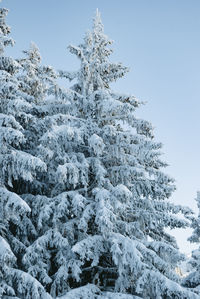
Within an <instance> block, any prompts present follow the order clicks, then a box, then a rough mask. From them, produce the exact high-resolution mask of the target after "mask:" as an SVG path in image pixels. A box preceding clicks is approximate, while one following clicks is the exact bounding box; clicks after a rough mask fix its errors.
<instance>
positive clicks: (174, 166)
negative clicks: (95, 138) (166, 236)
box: [2, 0, 200, 252]
mask: <svg viewBox="0 0 200 299" xmlns="http://www.w3.org/2000/svg"><path fill="white" fill-rule="evenodd" d="M2 5H3V6H5V7H7V8H9V9H10V13H9V15H8V18H7V21H8V24H9V25H10V26H11V27H12V37H13V38H14V39H15V40H16V46H15V47H14V48H13V49H11V50H9V54H10V55H12V56H14V57H18V56H20V55H21V51H22V50H23V49H26V48H28V47H29V43H30V41H34V42H35V43H36V44H37V45H38V47H39V48H40V51H41V54H42V57H43V58H44V59H43V62H44V63H47V64H50V65H53V66H54V67H55V68H56V69H59V68H62V69H66V70H74V69H76V68H77V67H78V61H77V60H76V58H75V57H73V56H72V55H71V54H69V53H68V51H67V45H68V44H70V43H73V44H75V45H76V44H79V43H80V42H81V41H82V37H83V35H84V33H85V31H86V30H87V29H88V28H90V27H91V23H92V22H91V21H92V17H93V16H94V14H95V10H96V8H97V7H98V8H99V10H100V12H101V15H102V20H103V23H104V26H105V33H106V34H107V35H109V37H110V38H112V39H113V40H114V41H115V43H114V45H113V48H114V54H113V56H112V59H113V60H115V61H121V62H123V64H125V65H126V66H129V67H130V73H129V74H128V75H127V76H126V78H124V79H122V80H121V81H120V82H118V83H116V84H115V86H114V85H113V89H116V90H117V91H121V92H123V93H132V94H134V95H135V96H137V97H138V98H140V99H141V100H144V101H148V103H147V104H146V106H145V107H144V108H142V109H140V111H138V114H137V115H138V116H140V117H142V118H145V119H148V120H149V121H151V122H152V123H153V125H154V127H155V135H156V139H157V140H158V141H161V142H162V143H163V144H164V147H163V152H164V153H165V155H164V156H163V158H164V159H165V160H166V161H167V162H168V163H169V164H170V166H169V167H168V169H167V170H166V171H167V172H168V173H169V174H170V175H171V176H173V177H174V178H175V179H176V185H177V191H176V192H175V193H174V196H173V197H172V200H174V201H175V202H176V203H177V204H183V205H188V206H190V207H191V208H193V209H194V210H195V211H196V212H197V207H196V203H195V201H194V198H195V196H196V191H197V190H198V189H200V117H199V115H200V35H199V33H200V17H199V14H200V1H199V0H190V1H189V0H176V1H174V0H168V1H160V0H151V1H149V0H124V1H122V0H101V1H100V0H99V1H97V0H84V1H83V0H73V1H72V0H71V1H69V0H68V1H67V0H57V1H56V0H34V1H31V0H29V1H27V0H20V1H16V0H3V2H2ZM175 235H176V237H177V240H178V244H179V246H180V248H181V250H182V251H184V252H189V251H190V248H191V246H190V244H189V243H187V241H186V239H187V237H188V236H189V235H190V232H188V231H178V232H175Z"/></svg>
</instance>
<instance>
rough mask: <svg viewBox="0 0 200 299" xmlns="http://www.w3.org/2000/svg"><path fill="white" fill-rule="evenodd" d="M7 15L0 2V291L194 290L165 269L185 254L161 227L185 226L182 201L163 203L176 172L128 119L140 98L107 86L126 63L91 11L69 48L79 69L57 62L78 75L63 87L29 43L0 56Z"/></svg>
mask: <svg viewBox="0 0 200 299" xmlns="http://www.w3.org/2000/svg"><path fill="white" fill-rule="evenodd" d="M6 14H7V10H5V9H1V10H0V40H1V42H0V46H1V49H0V50H1V53H0V55H1V56H0V81H1V89H0V101H1V105H0V145H1V146H0V179H1V190H0V192H1V193H0V203H1V209H0V213H1V214H0V221H1V222H0V292H1V295H13V296H18V298H30V299H31V298H34V299H39V298H41V299H45V298H51V296H52V297H53V298H55V297H56V296H60V295H62V294H65V293H66V292H68V293H67V294H66V296H65V298H68V299H69V298H74V299H78V298H97V297H98V298H105V297H106V298H126V299H128V298H133V296H134V295H135V294H137V295H138V296H140V297H142V298H192V299H193V298H198V296H197V295H195V293H193V292H192V291H189V290H187V289H186V288H183V287H181V286H180V284H179V278H178V277H176V275H175V272H174V268H175V266H176V264H177V262H178V261H179V260H181V259H182V258H183V257H182V255H181V254H180V253H179V252H178V250H177V246H176V242H175V240H174V238H173V237H171V236H170V235H168V234H166V233H165V231H164V229H165V228H166V227H170V228H174V227H185V226H187V225H188V221H187V219H185V220H183V219H179V218H178V217H177V216H176V214H178V213H179V212H182V213H183V215H185V216H186V217H185V218H187V217H188V215H190V210H189V209H186V208H183V207H180V206H174V205H173V204H171V203H169V202H168V201H166V199H167V198H168V197H169V196H170V194H171V192H172V191H173V190H174V186H173V180H172V179H171V178H169V177H168V176H167V175H165V174H164V173H162V172H161V171H160V168H161V167H165V166H166V164H165V163H163V162H162V161H161V160H160V159H159V156H160V152H159V149H160V148H161V144H158V143H155V142H154V141H153V134H152V127H151V124H149V123H148V122H146V121H144V120H140V119H137V118H136V117H135V116H134V112H135V109H136V108H137V107H138V106H140V104H141V103H140V102H139V101H138V100H137V99H136V98H135V97H133V96H126V95H123V94H116V93H114V92H113V91H112V90H111V89H110V86H109V84H110V83H111V82H113V81H115V80H116V79H118V78H120V77H122V76H124V74H125V73H126V72H127V71H128V70H127V68H125V67H123V66H122V65H121V64H115V63H110V62H109V61H108V57H109V55H110V54H111V52H112V51H111V50H110V49H109V48H108V46H109V45H110V44H111V41H110V40H109V39H108V38H107V36H105V35H104V33H103V25H102V23H101V20H100V15H99V13H98V12H97V16H96V18H95V21H94V26H93V30H92V32H90V33H88V34H87V35H86V37H85V40H84V43H83V44H82V45H80V46H79V47H74V46H70V47H69V48H70V51H71V52H72V53H74V54H76V55H77V56H78V58H79V59H80V60H81V68H80V70H79V71H78V72H72V73H71V72H65V71H60V76H61V77H64V78H68V79H69V80H74V79H76V83H75V84H74V85H73V87H72V89H71V90H69V91H67V92H66V93H65V92H64V91H63V90H62V89H60V88H59V87H58V86H57V84H56V82H55V80H54V79H56V77H57V75H56V73H55V72H54V71H53V69H52V68H50V67H42V66H40V55H39V52H38V49H37V47H35V46H34V45H32V46H31V48H30V50H29V51H25V54H26V58H24V59H20V60H18V61H16V60H14V59H11V58H9V57H5V56H4V46H6V45H8V44H13V42H12V40H11V39H9V38H8V37H7V35H8V33H9V31H10V30H9V28H8V27H7V26H6V24H5V16H6ZM69 101H70V102H71V103H72V105H69ZM46 169H47V170H48V171H46ZM30 182H31V183H30ZM25 271H27V272H28V273H26V272H25ZM85 285H86V286H85ZM45 290H46V291H47V292H48V293H50V294H51V295H49V294H48V293H46V292H45ZM119 292H121V293H123V294H124V296H123V295H121V294H120V293H119ZM122 296H123V297H122Z"/></svg>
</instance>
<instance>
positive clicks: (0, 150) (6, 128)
mask: <svg viewBox="0 0 200 299" xmlns="http://www.w3.org/2000/svg"><path fill="white" fill-rule="evenodd" d="M7 12H8V11H7V9H4V8H1V9H0V297H2V296H3V295H12V296H14V295H16V296H19V297H20V298H41V296H43V298H49V295H48V294H47V293H46V292H45V290H44V288H43V286H42V285H41V284H40V283H39V282H38V281H36V279H34V278H33V277H31V276H30V275H28V274H27V273H25V272H24V271H22V270H20V268H21V258H22V255H23V253H24V251H25V247H26V243H27V238H28V236H27V235H26V231H27V230H28V229H29V228H30V226H29V220H28V214H29V213H30V207H29V206H28V205H27V204H26V203H25V201H24V200H23V199H22V198H21V197H20V196H19V194H17V193H16V189H15V185H16V184H17V183H18V184H23V183H24V184H26V181H32V180H33V177H34V176H35V175H36V172H37V171H39V172H40V171H46V165H45V163H44V162H42V161H41V160H40V159H39V158H36V157H34V156H32V155H31V154H29V153H28V152H26V151H24V150H23V147H24V144H25V143H26V138H25V135H24V128H23V119H22V117H21V115H22V114H26V113H28V110H29V109H30V104H29V103H28V100H29V96H28V94H25V93H23V92H21V91H20V89H19V81H18V80H17V77H16V76H17V73H18V72H19V70H20V65H19V63H18V62H17V61H16V60H14V59H13V58H11V57H7V56H5V54H4V53H5V48H6V47H7V46H8V45H14V41H13V40H12V39H11V38H10V37H9V36H8V35H9V33H10V28H9V27H8V26H7V25H6V22H5V17H6V15H7Z"/></svg>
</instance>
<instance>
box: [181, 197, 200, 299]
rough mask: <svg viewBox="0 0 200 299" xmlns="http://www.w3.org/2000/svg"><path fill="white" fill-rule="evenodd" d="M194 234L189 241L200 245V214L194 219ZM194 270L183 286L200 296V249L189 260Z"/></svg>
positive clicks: (199, 198)
mask: <svg viewBox="0 0 200 299" xmlns="http://www.w3.org/2000/svg"><path fill="white" fill-rule="evenodd" d="M196 201H197V206H198V208H199V210H200V192H197V198H196ZM191 227H192V228H193V233H192V235H191V237H190V238H189V239H188V240H189V241H190V242H192V243H197V244H199V243H200V212H199V214H198V217H197V218H195V217H194V218H193V219H192V225H191ZM189 265H190V267H191V268H192V271H191V273H190V274H189V275H188V276H187V277H186V278H185V279H184V280H183V285H184V286H186V287H188V288H192V289H194V290H195V291H196V292H198V294H199V295H200V247H199V248H198V249H196V250H193V251H192V257H191V258H190V260H189Z"/></svg>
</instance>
